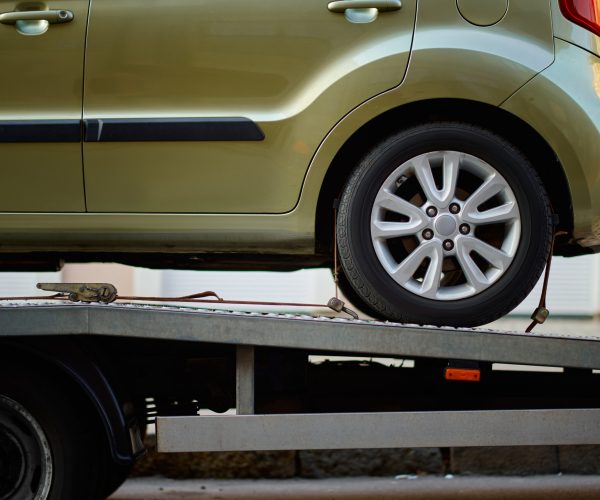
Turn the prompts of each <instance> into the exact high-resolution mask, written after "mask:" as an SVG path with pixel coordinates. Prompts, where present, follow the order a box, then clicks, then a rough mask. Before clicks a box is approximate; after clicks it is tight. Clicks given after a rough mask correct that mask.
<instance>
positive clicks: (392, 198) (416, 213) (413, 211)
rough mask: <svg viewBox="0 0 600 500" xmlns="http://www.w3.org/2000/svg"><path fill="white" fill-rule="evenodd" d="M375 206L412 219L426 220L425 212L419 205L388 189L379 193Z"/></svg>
mask: <svg viewBox="0 0 600 500" xmlns="http://www.w3.org/2000/svg"><path fill="white" fill-rule="evenodd" d="M375 207H378V208H382V209H384V210H388V211H390V212H394V213H396V214H400V215H404V216H406V217H408V218H409V219H411V220H413V219H415V220H418V221H423V222H424V221H425V214H424V213H423V211H422V210H421V209H420V208H419V207H417V206H415V205H413V204H412V203H410V202H409V201H406V200H405V199H403V198H400V197H399V196H396V195H395V194H392V193H390V192H389V191H387V190H382V191H380V192H379V193H378V194H377V197H376V198H375Z"/></svg>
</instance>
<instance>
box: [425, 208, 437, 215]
mask: <svg viewBox="0 0 600 500" xmlns="http://www.w3.org/2000/svg"><path fill="white" fill-rule="evenodd" d="M426 213H427V215H428V216H429V217H435V216H436V215H437V213H438V211H437V208H435V207H428V208H427V210H426Z"/></svg>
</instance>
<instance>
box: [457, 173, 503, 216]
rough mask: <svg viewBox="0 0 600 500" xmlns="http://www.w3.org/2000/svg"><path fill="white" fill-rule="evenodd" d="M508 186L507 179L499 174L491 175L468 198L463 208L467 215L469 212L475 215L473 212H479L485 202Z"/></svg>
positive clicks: (470, 214)
mask: <svg viewBox="0 0 600 500" xmlns="http://www.w3.org/2000/svg"><path fill="white" fill-rule="evenodd" d="M506 187H507V185H506V183H505V181H504V180H503V179H502V178H501V177H500V176H499V175H498V174H492V175H491V176H489V177H488V178H487V179H486V180H485V182H484V183H483V184H482V185H481V186H479V187H478V188H477V190H476V191H475V192H474V193H473V194H472V195H471V196H469V197H468V198H467V199H466V201H465V205H464V208H463V211H464V213H465V215H467V214H468V215H469V216H471V217H473V214H477V213H479V210H478V209H479V207H480V206H481V205H482V204H483V203H485V202H486V201H489V200H490V199H492V198H493V197H494V196H496V195H497V194H498V193H499V192H501V191H502V190H503V189H505V188H506ZM475 217H476V215H475Z"/></svg>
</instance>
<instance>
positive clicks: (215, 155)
mask: <svg viewBox="0 0 600 500" xmlns="http://www.w3.org/2000/svg"><path fill="white" fill-rule="evenodd" d="M354 1H357V0H350V1H349V2H328V0H227V1H226V0H178V1H176V2H174V1H173V0H153V1H149V0H94V1H93V2H92V8H91V17H90V27H89V33H88V44H87V56H86V75H85V102H84V118H85V124H86V133H85V143H84V163H85V182H86V196H87V203H88V210H89V211H92V212H164V213H169V212H171V213H177V212H188V213H200V212H204V213H282V212H286V211H289V210H292V209H293V207H294V206H295V204H296V202H297V200H298V197H299V194H300V190H301V188H302V182H303V179H304V177H305V174H306V171H307V168H308V165H309V163H310V160H311V158H312V156H313V154H314V153H315V151H316V150H317V148H318V146H319V144H320V143H321V141H322V140H323V138H324V137H325V136H326V135H327V133H328V131H329V130H330V129H331V128H332V127H333V126H334V125H335V123H337V121H339V120H340V119H341V118H342V117H343V116H344V115H345V114H346V113H348V112H349V111H351V110H352V109H353V108H355V107H356V106H358V105H359V104H360V103H362V102H364V101H365V100H367V99H369V98H370V97H372V96H374V95H376V94H378V93H381V92H383V91H385V90H387V89H389V88H392V87H394V86H396V85H398V84H399V83H400V82H401V81H402V78H403V76H404V72H405V69H406V66H407V62H408V55H409V51H410V45H411V40H412V33H413V27H414V21H415V9H416V0H402V2H400V1H398V0H385V1H380V0H372V1H371V3H370V4H369V5H367V7H369V8H362V9H350V7H352V2H354ZM359 3H360V4H364V2H359ZM359 3H356V5H357V6H358V5H359ZM377 6H379V7H380V8H379V10H378V9H377V8H375V7H377ZM400 6H401V8H400Z"/></svg>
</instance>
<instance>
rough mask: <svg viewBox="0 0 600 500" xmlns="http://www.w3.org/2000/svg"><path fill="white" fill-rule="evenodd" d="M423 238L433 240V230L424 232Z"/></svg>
mask: <svg viewBox="0 0 600 500" xmlns="http://www.w3.org/2000/svg"><path fill="white" fill-rule="evenodd" d="M423 238H425V239H426V240H430V239H431V238H433V231H432V230H431V229H425V230H424V231H423Z"/></svg>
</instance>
